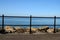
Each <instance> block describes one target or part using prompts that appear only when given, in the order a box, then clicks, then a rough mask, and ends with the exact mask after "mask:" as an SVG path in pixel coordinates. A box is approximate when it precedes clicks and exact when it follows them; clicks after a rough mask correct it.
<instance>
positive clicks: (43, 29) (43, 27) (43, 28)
mask: <svg viewBox="0 0 60 40" xmlns="http://www.w3.org/2000/svg"><path fill="white" fill-rule="evenodd" d="M48 29H49V27H48V26H42V27H40V28H38V30H39V31H41V32H47V30H48Z"/></svg>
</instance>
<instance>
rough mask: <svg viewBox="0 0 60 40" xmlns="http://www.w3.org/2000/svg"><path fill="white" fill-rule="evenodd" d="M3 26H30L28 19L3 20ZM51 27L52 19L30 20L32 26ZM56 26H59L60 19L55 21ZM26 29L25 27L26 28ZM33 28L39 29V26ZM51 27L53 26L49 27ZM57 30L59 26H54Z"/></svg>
mask: <svg viewBox="0 0 60 40" xmlns="http://www.w3.org/2000/svg"><path fill="white" fill-rule="evenodd" d="M1 24H2V18H1V17H0V25H1ZM4 24H5V25H6V24H8V25H29V24H30V18H5V20H4ZM33 24H34V25H42V24H43V25H45V24H47V25H49V24H50V25H53V24H54V19H53V18H50V19H49V18H32V25H33ZM56 24H60V19H56ZM26 27H27V26H26ZM33 27H41V26H33ZM49 27H53V26H49ZM56 27H57V28H60V26H56Z"/></svg>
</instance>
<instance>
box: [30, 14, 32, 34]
mask: <svg viewBox="0 0 60 40" xmlns="http://www.w3.org/2000/svg"><path fill="white" fill-rule="evenodd" d="M31 22H32V16H31V15H30V34H31V33H32V32H31Z"/></svg>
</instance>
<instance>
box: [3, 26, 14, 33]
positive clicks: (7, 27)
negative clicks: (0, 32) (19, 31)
mask: <svg viewBox="0 0 60 40" xmlns="http://www.w3.org/2000/svg"><path fill="white" fill-rule="evenodd" d="M4 29H5V31H6V32H8V33H10V32H11V33H13V32H15V30H14V29H13V27H10V26H6V27H4Z"/></svg>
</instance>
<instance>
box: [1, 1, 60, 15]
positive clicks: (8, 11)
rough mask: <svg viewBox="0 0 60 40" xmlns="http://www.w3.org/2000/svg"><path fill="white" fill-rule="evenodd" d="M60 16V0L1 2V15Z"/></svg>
mask: <svg viewBox="0 0 60 40" xmlns="http://www.w3.org/2000/svg"><path fill="white" fill-rule="evenodd" d="M2 14H4V15H13V16H14V15H16V16H29V15H32V16H60V0H0V15H2Z"/></svg>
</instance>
